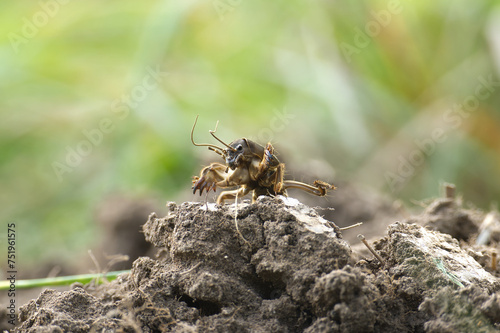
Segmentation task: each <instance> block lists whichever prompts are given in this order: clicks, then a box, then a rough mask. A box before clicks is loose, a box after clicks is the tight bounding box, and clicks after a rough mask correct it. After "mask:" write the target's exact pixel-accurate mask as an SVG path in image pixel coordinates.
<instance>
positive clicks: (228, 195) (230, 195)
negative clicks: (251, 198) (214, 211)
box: [217, 186, 251, 205]
mask: <svg viewBox="0 0 500 333" xmlns="http://www.w3.org/2000/svg"><path fill="white" fill-rule="evenodd" d="M250 191H251V189H250V188H248V187H246V186H242V187H240V188H239V189H237V190H232V191H224V192H222V193H221V194H220V195H219V197H218V198H217V204H218V205H221V204H223V203H224V200H229V199H234V198H236V196H238V198H242V197H244V196H245V195H247V194H248V193H249V192H250Z"/></svg>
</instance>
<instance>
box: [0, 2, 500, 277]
mask: <svg viewBox="0 0 500 333" xmlns="http://www.w3.org/2000/svg"><path fill="white" fill-rule="evenodd" d="M495 3H496V1H494V0H490V1H488V0H477V1H473V2H471V1H463V0H457V1H453V2H450V1H444V0H438V1H435V0H433V1H430V0H423V1H392V0H390V1H321V0H319V1H312V2H311V1H296V0H287V1H249V0H204V1H196V0H188V1H162V0H145V1H141V2H137V1H129V0H121V1H106V2H102V1H95V0H89V1H67V0H64V1H63V0H59V1H58V0H43V1H41V2H34V1H4V2H2V3H1V4H0V9H1V11H0V13H1V14H0V16H1V17H2V19H1V20H0V31H1V34H0V36H1V37H0V38H1V47H0V59H1V61H0V73H1V75H0V87H1V88H0V112H1V121H0V147H1V148H0V149H1V153H0V172H1V176H0V184H1V187H0V188H1V191H0V194H1V199H0V201H1V203H2V206H1V210H0V220H1V221H2V223H3V225H4V228H3V229H4V230H0V235H1V237H2V239H6V236H5V233H6V230H5V229H6V225H7V223H11V222H15V223H16V226H17V227H16V228H17V238H18V242H17V244H18V248H17V251H18V258H19V262H20V263H21V264H22V265H24V266H23V267H33V266H36V265H39V264H40V263H43V262H45V261H50V260H57V261H62V260H68V261H73V262H74V261H79V260H81V258H82V256H83V255H82V254H85V253H86V250H87V249H88V248H89V247H91V246H92V245H93V244H95V243H96V242H98V241H99V238H100V233H99V231H98V229H97V227H96V224H95V218H96V209H98V208H97V207H99V205H101V204H102V202H104V201H105V200H107V199H106V198H108V197H109V196H113V195H124V196H127V197H132V198H153V199H154V200H157V202H159V203H160V204H161V205H164V202H165V201H169V200H171V201H177V202H181V201H183V200H194V199H196V200H200V199H199V197H194V196H193V195H192V194H190V186H191V180H190V178H191V176H193V175H195V174H197V173H198V172H199V170H200V168H201V166H202V165H203V164H205V163H207V162H209V161H211V160H217V158H218V157H217V155H215V154H213V153H212V152H209V151H207V150H206V149H204V148H197V147H194V146H192V145H191V142H190V139H189V134H190V131H191V127H192V125H193V122H194V119H195V116H196V115H197V114H199V115H200V118H199V121H198V125H197V129H196V132H195V137H196V140H197V141H199V142H208V141H209V140H211V138H210V136H209V134H208V130H209V129H213V128H214V126H215V122H216V121H217V120H219V121H220V124H219V128H218V134H219V136H220V137H221V138H222V139H223V140H226V141H227V142H230V141H232V140H234V139H237V138H240V137H249V138H252V139H254V140H256V141H259V142H261V143H263V144H265V143H266V142H267V141H272V142H273V144H274V146H275V147H276V149H277V150H278V151H279V152H280V159H283V160H284V161H285V162H286V163H287V169H288V170H289V172H290V174H289V175H290V177H294V178H296V179H298V180H304V181H311V180H314V178H315V177H317V176H320V177H322V179H323V180H326V181H331V182H334V183H335V182H338V181H341V182H344V181H345V182H356V183H359V184H362V185H363V186H369V187H370V188H372V189H374V190H375V191H378V192H380V193H382V194H384V195H386V196H388V197H392V198H397V199H401V200H402V201H403V202H404V203H405V204H408V205H411V203H412V202H413V201H415V200H417V201H418V200H423V199H425V198H428V197H431V196H437V195H439V193H438V192H439V191H438V188H439V184H440V183H442V182H444V181H446V182H453V183H455V184H456V185H457V188H458V191H459V192H460V193H462V194H463V196H464V199H465V200H467V201H470V202H472V203H473V204H474V205H476V206H478V207H480V208H483V209H489V208H490V206H491V205H492V204H493V205H494V204H495V202H496V200H498V199H497V198H498V194H499V188H500V171H499V170H500V156H499V150H500V113H499V112H498V109H499V107H500V95H499V91H500V75H499V71H500V7H499V6H498V5H496V4H495ZM202 199H203V198H202ZM202 199H201V200H202ZM141 200H142V199H141ZM209 200H213V197H209ZM332 205H333V206H335V203H334V202H332ZM1 244H4V242H3V241H2V242H1ZM2 251H4V249H2ZM2 253H3V252H2ZM2 265H3V263H2ZM20 277H22V276H20Z"/></svg>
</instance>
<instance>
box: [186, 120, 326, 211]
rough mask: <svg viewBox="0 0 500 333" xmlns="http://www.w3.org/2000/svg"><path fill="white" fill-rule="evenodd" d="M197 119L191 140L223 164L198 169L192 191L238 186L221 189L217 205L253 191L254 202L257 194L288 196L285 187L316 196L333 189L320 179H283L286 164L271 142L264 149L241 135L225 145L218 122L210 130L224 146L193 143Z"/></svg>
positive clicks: (323, 194) (201, 191)
mask: <svg viewBox="0 0 500 333" xmlns="http://www.w3.org/2000/svg"><path fill="white" fill-rule="evenodd" d="M197 121H198V116H196V119H195V121H194V125H193V128H192V129H191V142H192V143H193V145H195V146H198V147H208V149H209V150H212V151H214V152H216V153H217V154H219V155H220V156H221V157H222V158H223V159H224V160H225V164H222V163H216V162H214V163H211V164H210V165H209V166H207V167H204V168H203V169H202V170H201V172H200V176H194V177H193V187H192V189H193V193H196V191H199V192H200V195H202V193H203V191H206V192H207V193H208V192H209V191H210V190H213V191H215V190H216V189H217V187H221V188H227V187H235V186H239V188H238V189H235V190H229V191H224V192H222V193H221V194H220V195H219V197H218V198H217V204H223V203H224V201H225V200H228V199H234V198H236V199H238V198H241V197H243V196H245V195H247V194H248V193H250V192H252V191H253V195H252V202H255V200H256V199H257V197H259V196H260V195H269V196H275V195H284V196H287V191H286V190H287V189H289V188H298V189H301V190H303V191H306V192H309V193H312V194H314V195H317V196H325V195H326V194H327V192H328V190H334V189H335V186H333V185H330V184H328V183H326V182H323V181H320V180H316V181H315V182H314V183H313V185H309V184H306V183H302V182H298V181H295V180H284V175H285V164H284V163H281V162H280V161H279V160H278V158H277V157H276V155H275V151H274V147H273V146H272V145H271V143H267V145H266V147H265V148H264V147H263V146H261V145H259V144H258V143H256V142H253V141H252V140H248V139H246V138H241V139H237V140H234V141H233V142H231V143H230V144H226V143H225V142H224V141H222V140H221V139H219V138H218V137H217V136H216V135H215V132H216V131H217V126H218V124H219V122H218V121H217V124H216V125H215V129H214V130H213V131H212V130H210V131H209V132H210V134H211V135H212V136H213V137H214V138H215V139H216V140H217V141H219V142H220V143H221V144H223V145H224V147H226V148H222V147H219V146H216V145H213V144H206V143H203V144H199V143H195V142H194V139H193V133H194V129H195V127H196V122H197Z"/></svg>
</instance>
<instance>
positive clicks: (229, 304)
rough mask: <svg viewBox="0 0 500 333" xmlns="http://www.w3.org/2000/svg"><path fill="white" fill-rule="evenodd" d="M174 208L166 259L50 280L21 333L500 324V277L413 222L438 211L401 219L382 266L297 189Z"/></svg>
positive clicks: (455, 328) (157, 225)
mask: <svg viewBox="0 0 500 333" xmlns="http://www.w3.org/2000/svg"><path fill="white" fill-rule="evenodd" d="M168 208H169V212H168V214H167V215H166V216H165V217H158V216H157V215H156V214H154V213H153V214H151V215H150V216H149V219H148V221H147V222H146V224H145V225H144V228H143V229H144V235H145V237H146V240H147V241H148V242H150V243H151V244H153V245H154V246H155V247H156V248H157V251H158V254H159V256H158V258H156V259H152V258H148V257H141V258H139V259H137V260H136V261H135V262H134V264H133V268H132V270H131V272H130V273H128V274H123V275H120V276H119V277H118V279H116V280H115V281H113V282H111V283H108V284H105V285H101V286H97V287H95V286H92V285H89V286H86V287H85V288H84V289H82V288H75V289H73V290H70V291H65V292H56V291H52V290H46V291H45V292H43V293H42V294H41V295H40V296H39V297H38V299H36V300H33V301H31V302H29V303H28V304H27V305H25V306H23V307H22V308H21V309H20V321H21V326H20V327H19V328H18V332H59V331H60V332H309V333H313V332H314V333H316V332H398V333H400V332H462V331H464V332H465V331H467V332H476V331H477V332H493V331H494V330H495V329H497V328H498V325H500V316H499V315H498V313H500V301H499V300H500V292H499V290H500V282H499V280H498V278H497V277H496V276H495V275H494V274H492V273H490V272H488V271H486V270H485V269H484V268H483V267H482V266H481V265H480V264H479V263H478V262H476V261H475V259H474V258H473V257H472V256H471V255H470V254H471V253H474V251H472V250H470V249H464V248H462V247H461V244H460V243H459V242H458V241H457V240H456V239H455V238H453V237H452V236H450V235H448V234H443V233H440V232H437V231H431V230H429V229H427V228H424V227H422V226H421V225H419V224H416V223H413V222H415V221H416V220H419V219H420V220H419V221H421V220H422V219H423V218H424V217H426V216H429V210H427V211H426V212H424V213H423V214H422V215H420V216H418V217H413V218H410V219H408V220H407V221H403V222H398V223H393V224H392V225H390V227H389V229H388V235H387V236H386V237H384V238H382V239H380V240H378V241H376V242H374V243H373V245H374V248H375V249H376V250H377V251H378V252H379V254H380V255H381V256H382V257H383V259H384V261H385V265H384V266H381V265H380V264H379V263H378V261H376V259H370V258H365V259H362V260H358V261H355V260H353V257H352V252H351V248H350V246H349V244H347V242H346V241H345V240H343V239H342V236H341V234H340V230H339V229H338V228H337V227H336V226H335V225H334V224H333V223H331V222H329V221H326V220H325V219H323V218H322V217H321V216H320V215H319V214H318V213H317V212H316V211H315V210H313V209H311V208H309V207H307V206H305V205H303V204H301V203H299V202H298V201H297V200H294V199H290V198H282V197H277V198H270V197H261V198H259V199H258V200H257V202H256V203H254V204H250V203H249V202H243V203H240V204H239V205H238V207H237V209H235V207H234V205H225V206H217V205H214V204H210V203H190V202H187V203H183V204H181V205H176V204H174V203H169V204H168ZM235 216H237V221H235ZM236 222H237V223H238V229H239V233H238V231H237V229H236ZM470 232H474V231H472V229H471V231H470ZM471 236H472V235H464V239H469V238H471ZM471 323H472V324H471ZM474 325H475V326H474ZM473 328H474V329H476V328H477V330H474V329H473Z"/></svg>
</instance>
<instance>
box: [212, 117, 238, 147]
mask: <svg viewBox="0 0 500 333" xmlns="http://www.w3.org/2000/svg"><path fill="white" fill-rule="evenodd" d="M218 126H219V121H218V120H217V123H216V124H215V129H214V130H213V131H212V130H210V131H209V132H210V134H212V136H213V137H214V138H215V139H216V140H217V141H219V142H220V143H222V144H223V145H224V146H226V147H227V148H229V149H231V150H232V151H236V148H233V147H231V146H230V145H228V144H227V143H225V142H224V141H222V140H221V139H219V138H218V137H217V136H215V132H217V127H218Z"/></svg>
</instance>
